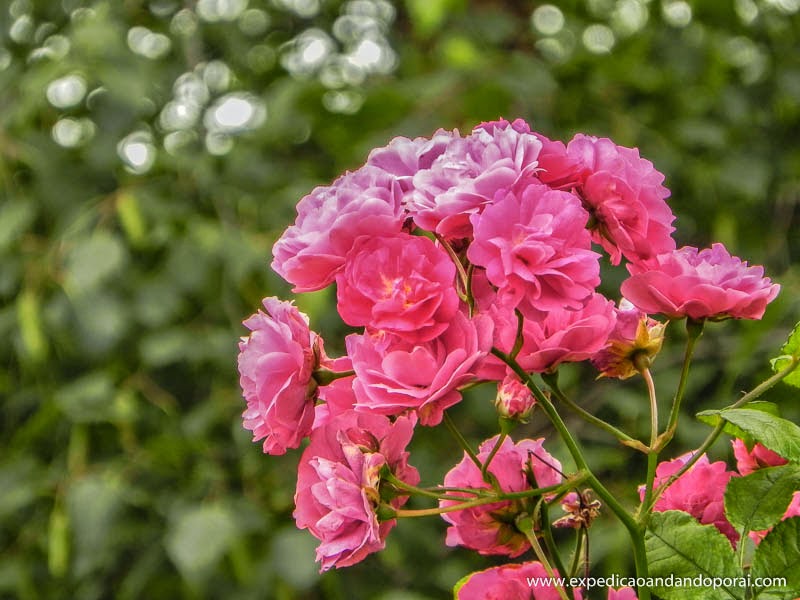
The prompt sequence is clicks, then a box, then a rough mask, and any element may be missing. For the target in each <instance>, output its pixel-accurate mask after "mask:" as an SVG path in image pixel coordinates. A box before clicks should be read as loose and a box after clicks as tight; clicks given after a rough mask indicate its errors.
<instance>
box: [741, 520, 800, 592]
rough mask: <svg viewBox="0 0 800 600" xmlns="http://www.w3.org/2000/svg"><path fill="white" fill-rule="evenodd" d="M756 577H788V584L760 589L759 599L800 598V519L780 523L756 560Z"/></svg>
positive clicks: (766, 538) (763, 545) (759, 548)
mask: <svg viewBox="0 0 800 600" xmlns="http://www.w3.org/2000/svg"><path fill="white" fill-rule="evenodd" d="M750 574H751V576H752V577H753V578H757V577H761V578H767V577H768V578H771V579H774V578H784V579H785V583H782V584H779V585H775V584H774V581H773V585H772V586H769V587H762V588H760V589H756V590H755V591H756V593H757V594H758V595H757V596H756V598H791V599H794V598H796V597H797V594H798V590H800V517H793V518H791V519H786V520H785V521H782V522H780V523H778V524H777V525H776V526H775V528H774V529H773V530H772V531H771V532H770V533H769V535H767V537H765V538H764V539H763V540H762V542H761V544H760V545H759V546H758V550H757V551H756V553H755V556H754V557H753V568H752V569H751V571H750Z"/></svg>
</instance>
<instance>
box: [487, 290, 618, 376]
mask: <svg viewBox="0 0 800 600" xmlns="http://www.w3.org/2000/svg"><path fill="white" fill-rule="evenodd" d="M489 315H490V316H491V317H492V320H493V321H494V345H495V346H496V347H497V348H499V349H500V350H502V351H503V352H506V353H509V352H511V349H512V348H513V347H514V342H515V340H516V336H517V317H516V315H515V314H514V313H513V312H512V311H509V310H508V309H504V308H502V307H496V308H494V309H492V310H491V311H490V312H489ZM615 322H616V314H615V312H614V303H613V302H612V301H611V300H607V299H606V298H604V297H603V296H602V295H600V294H594V295H593V296H592V297H591V299H590V300H589V301H588V302H587V303H586V306H584V307H583V308H580V309H579V310H566V309H556V310H553V311H551V312H547V313H538V314H537V313H530V315H529V316H526V317H525V320H524V323H523V326H522V340H523V341H522V349H521V350H520V352H519V354H518V355H517V362H518V363H519V364H520V365H521V366H522V368H523V369H525V370H526V371H532V372H535V373H544V372H548V371H553V370H554V369H555V368H556V367H557V366H558V365H560V364H561V363H564V362H580V361H583V360H588V359H589V358H591V357H592V356H594V355H595V354H596V353H597V352H598V351H599V350H600V349H602V348H603V347H605V345H606V343H607V340H608V336H609V334H610V333H611V331H612V330H613V328H614V324H615ZM504 372H505V365H504V363H502V362H501V361H500V360H499V359H497V358H495V357H494V356H491V357H489V358H488V359H487V360H486V362H485V364H484V368H483V370H482V371H481V373H480V375H481V377H482V378H484V379H502V377H503V375H502V373H504Z"/></svg>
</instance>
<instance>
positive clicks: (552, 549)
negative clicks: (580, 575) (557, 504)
mask: <svg viewBox="0 0 800 600" xmlns="http://www.w3.org/2000/svg"><path fill="white" fill-rule="evenodd" d="M535 512H536V517H537V520H538V521H539V524H540V526H541V527H540V528H541V533H542V539H544V545H545V546H547V551H548V552H549V553H550V556H551V557H552V558H553V562H554V563H555V564H556V569H558V572H559V573H561V575H562V576H564V575H565V573H566V571H565V570H564V564H563V563H562V561H561V555H560V554H559V553H558V546H556V541H555V539H553V528H552V525H551V524H550V516H549V514H548V508H547V502H544V501H543V500H540V501H539V502H537V503H536V511H535ZM567 589H568V590H569V589H570V586H569V584H567Z"/></svg>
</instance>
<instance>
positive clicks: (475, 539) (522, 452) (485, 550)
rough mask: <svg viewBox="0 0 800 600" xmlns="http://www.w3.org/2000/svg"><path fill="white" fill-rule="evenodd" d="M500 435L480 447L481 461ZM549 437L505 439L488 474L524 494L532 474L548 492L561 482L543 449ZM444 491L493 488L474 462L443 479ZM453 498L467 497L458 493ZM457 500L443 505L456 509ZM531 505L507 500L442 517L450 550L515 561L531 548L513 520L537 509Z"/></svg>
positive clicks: (506, 487) (468, 461)
mask: <svg viewBox="0 0 800 600" xmlns="http://www.w3.org/2000/svg"><path fill="white" fill-rule="evenodd" d="M497 440H498V436H494V437H493V438H491V439H489V440H486V441H485V442H483V443H482V444H481V446H480V449H479V451H478V458H479V459H480V460H481V461H485V460H486V459H487V457H488V456H489V453H490V452H491V451H492V448H494V446H495V444H496V443H497ZM543 441H544V438H540V439H538V440H522V441H520V442H518V443H517V444H516V445H515V444H514V442H513V441H511V439H509V438H506V439H505V440H503V443H502V445H501V446H500V449H499V451H498V452H497V454H495V456H494V458H493V459H492V462H491V463H490V464H489V473H491V474H492V475H494V476H495V477H496V478H497V482H498V484H499V485H500V488H501V489H502V490H503V491H504V492H521V491H524V490H530V489H533V488H534V486H533V485H532V483H531V480H530V479H529V474H531V475H532V477H533V478H534V479H535V481H536V487H548V486H551V485H557V484H559V483H561V463H560V462H558V460H556V459H555V458H553V457H552V456H551V455H550V454H549V453H548V452H547V451H546V450H545V449H544V448H543V447H542V442H543ZM444 486H445V487H454V488H456V487H458V488H477V489H491V486H490V485H489V484H488V483H486V482H485V481H484V479H483V477H482V476H481V472H480V469H478V467H477V466H476V465H475V463H474V462H472V459H471V458H470V457H469V456H467V455H466V453H465V454H464V458H463V459H462V460H461V462H460V463H458V464H457V465H456V466H455V467H453V468H452V469H451V470H450V471H449V472H448V473H447V475H445V477H444ZM451 495H454V496H455V495H463V496H464V497H465V498H472V496H469V495H467V494H459V493H457V492H454V493H452V494H451ZM455 504H458V502H457V501H455V500H440V501H439V506H441V507H446V506H453V505H455ZM529 504H530V501H528V500H515V501H510V500H505V501H502V502H496V503H492V504H484V505H482V506H474V507H472V508H466V509H463V510H458V511H454V512H449V513H443V514H442V518H443V519H444V520H445V521H447V522H448V523H449V524H450V527H448V528H447V539H446V543H447V545H448V546H465V547H466V548H470V549H472V550H477V551H478V552H479V553H480V554H484V555H490V554H502V555H506V556H510V557H511V558H514V557H516V556H519V555H520V554H522V553H523V552H525V551H526V550H528V548H530V543H529V542H528V539H527V538H526V537H525V535H524V534H523V533H522V532H520V531H519V530H518V529H517V528H516V526H515V525H514V518H515V517H516V516H517V515H519V514H522V513H525V512H528V513H530V511H531V510H532V507H531V506H528V505H529Z"/></svg>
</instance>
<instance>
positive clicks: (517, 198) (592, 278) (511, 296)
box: [467, 184, 600, 311]
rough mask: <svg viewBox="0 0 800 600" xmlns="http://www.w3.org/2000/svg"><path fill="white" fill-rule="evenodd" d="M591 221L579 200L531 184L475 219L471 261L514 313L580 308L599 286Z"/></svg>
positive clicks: (598, 269) (470, 250) (565, 193)
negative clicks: (524, 308) (523, 308)
mask: <svg viewBox="0 0 800 600" xmlns="http://www.w3.org/2000/svg"><path fill="white" fill-rule="evenodd" d="M588 218H589V215H588V213H587V212H586V211H585V210H583V208H581V205H580V201H579V200H578V199H577V198H576V197H575V196H574V195H572V194H569V193H567V192H560V191H554V190H550V189H549V188H548V187H547V186H544V185H540V184H531V185H528V186H525V187H524V188H523V189H522V190H521V191H520V192H519V193H508V194H506V195H505V196H504V197H502V198H501V199H499V200H497V201H496V202H495V203H494V204H492V205H490V206H488V207H487V208H486V209H485V210H484V211H483V213H481V214H479V215H478V214H475V215H473V216H472V217H471V218H470V221H471V222H472V224H473V226H474V229H475V240H474V241H473V242H472V244H470V246H469V249H468V250H467V257H468V258H469V260H470V261H471V262H472V263H474V264H475V265H478V266H481V267H484V268H485V269H486V276H487V277H488V279H489V281H490V282H491V283H492V285H494V286H495V287H497V288H499V289H500V292H501V293H502V294H503V295H505V296H506V297H507V301H506V302H507V303H508V304H509V305H510V306H512V307H513V306H516V305H517V304H519V303H520V302H522V301H523V300H524V301H525V302H526V303H527V304H529V305H530V306H532V307H533V308H535V309H537V310H542V311H550V310H558V309H562V308H573V309H574V308H580V307H581V306H582V305H583V303H584V301H585V300H586V299H587V298H588V297H589V296H590V295H591V294H592V293H593V292H594V289H595V288H596V287H597V286H598V285H599V283H600V263H599V260H598V259H599V255H598V254H597V253H596V252H593V251H592V250H591V240H590V236H589V232H588V231H586V229H585V226H586V221H587V219H588Z"/></svg>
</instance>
